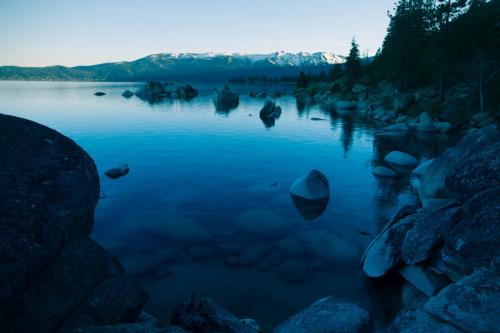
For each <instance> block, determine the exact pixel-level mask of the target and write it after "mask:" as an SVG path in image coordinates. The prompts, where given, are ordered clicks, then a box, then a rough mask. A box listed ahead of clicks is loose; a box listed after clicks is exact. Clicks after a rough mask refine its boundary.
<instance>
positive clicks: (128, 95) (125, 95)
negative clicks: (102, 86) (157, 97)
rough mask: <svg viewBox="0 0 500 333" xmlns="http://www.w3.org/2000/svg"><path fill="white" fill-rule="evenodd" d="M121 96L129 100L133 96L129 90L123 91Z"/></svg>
mask: <svg viewBox="0 0 500 333" xmlns="http://www.w3.org/2000/svg"><path fill="white" fill-rule="evenodd" d="M122 96H123V97H125V98H130V97H132V96H134V93H133V92H131V91H130V90H125V91H124V92H123V93H122Z"/></svg>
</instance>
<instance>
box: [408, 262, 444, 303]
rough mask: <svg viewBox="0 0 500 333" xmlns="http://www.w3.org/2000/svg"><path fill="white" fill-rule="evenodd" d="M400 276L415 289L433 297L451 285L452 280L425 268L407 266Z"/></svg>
mask: <svg viewBox="0 0 500 333" xmlns="http://www.w3.org/2000/svg"><path fill="white" fill-rule="evenodd" d="M399 274H400V275H401V276H402V277H404V278H405V280H406V281H408V282H409V283H411V284H412V285H413V286H415V288H417V289H418V290H420V291H421V292H423V293H424V294H425V295H427V296H429V297H431V296H434V295H435V294H437V293H438V292H439V291H440V290H441V289H443V288H444V287H446V286H447V285H449V284H450V280H449V279H448V278H447V277H446V276H444V275H442V274H438V273H436V272H434V271H432V270H431V269H429V268H426V267H424V266H406V267H403V268H401V269H400V270H399Z"/></svg>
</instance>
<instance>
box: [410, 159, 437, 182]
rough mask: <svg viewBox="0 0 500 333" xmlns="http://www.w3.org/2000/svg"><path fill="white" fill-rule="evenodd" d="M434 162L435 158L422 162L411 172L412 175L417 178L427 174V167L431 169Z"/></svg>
mask: <svg viewBox="0 0 500 333" xmlns="http://www.w3.org/2000/svg"><path fill="white" fill-rule="evenodd" d="M432 162H434V159H433V158H432V159H429V160H427V161H424V162H422V163H420V165H419V166H418V167H416V168H415V169H414V170H413V171H412V172H411V174H412V176H415V177H417V178H420V177H422V176H423V175H424V174H425V172H426V171H427V169H429V167H430V166H431V164H432Z"/></svg>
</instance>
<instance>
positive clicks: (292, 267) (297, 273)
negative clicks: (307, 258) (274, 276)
mask: <svg viewBox="0 0 500 333" xmlns="http://www.w3.org/2000/svg"><path fill="white" fill-rule="evenodd" d="M278 276H279V277H280V278H282V279H283V280H285V281H287V282H290V283H299V282H303V281H304V280H305V279H306V278H307V267H306V264H305V263H304V261H303V260H301V259H288V260H285V261H284V262H283V263H282V264H281V265H280V266H279V267H278Z"/></svg>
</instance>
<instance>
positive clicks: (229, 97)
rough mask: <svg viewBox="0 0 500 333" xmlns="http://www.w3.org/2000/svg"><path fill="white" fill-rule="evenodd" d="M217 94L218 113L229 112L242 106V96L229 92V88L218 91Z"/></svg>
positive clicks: (216, 105)
mask: <svg viewBox="0 0 500 333" xmlns="http://www.w3.org/2000/svg"><path fill="white" fill-rule="evenodd" d="M215 93H216V96H215V97H214V104H215V109H216V110H218V111H229V110H231V109H235V108H237V107H238V105H239V104H240V96H239V95H238V94H236V93H234V92H232V91H231V90H229V87H227V86H226V87H225V88H224V89H221V90H216V91H215Z"/></svg>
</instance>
